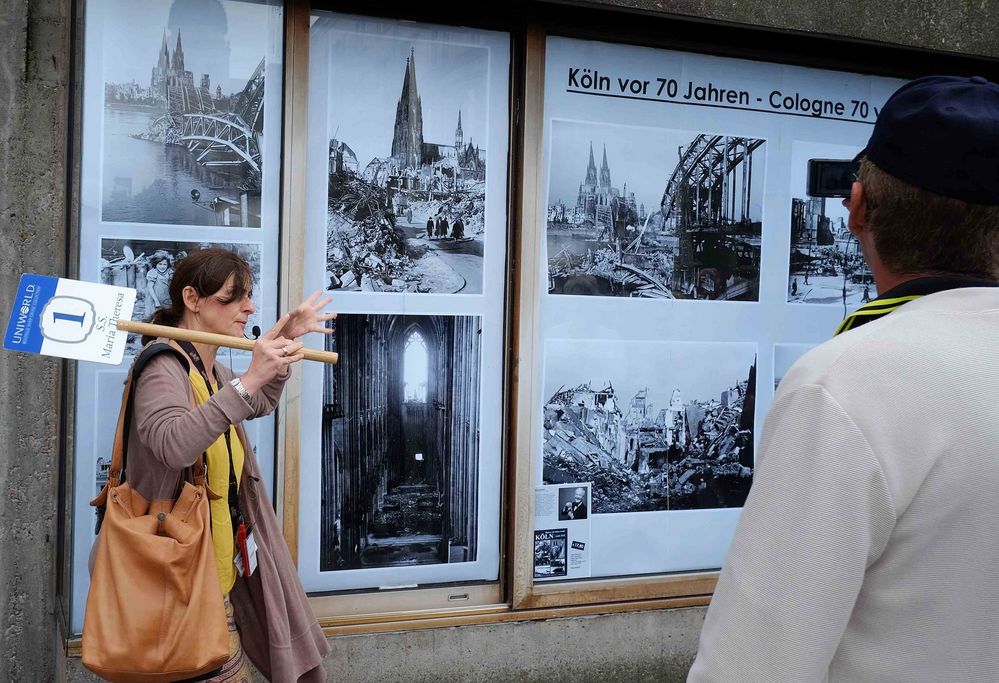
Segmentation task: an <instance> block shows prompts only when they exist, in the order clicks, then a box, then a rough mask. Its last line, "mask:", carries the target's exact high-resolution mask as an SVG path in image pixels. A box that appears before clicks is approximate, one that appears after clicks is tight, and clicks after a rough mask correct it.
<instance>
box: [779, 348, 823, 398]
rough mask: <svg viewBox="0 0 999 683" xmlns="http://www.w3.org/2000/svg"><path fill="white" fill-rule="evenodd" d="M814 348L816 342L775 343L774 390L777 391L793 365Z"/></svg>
mask: <svg viewBox="0 0 999 683" xmlns="http://www.w3.org/2000/svg"><path fill="white" fill-rule="evenodd" d="M813 348H815V345H814V344H774V391H777V387H779V386H780V382H781V380H782V379H784V375H786V374H787V371H788V370H790V369H791V366H792V365H794V364H795V363H796V362H798V359H799V358H801V357H802V356H804V355H805V353H806V352H808V350H809V349H813Z"/></svg>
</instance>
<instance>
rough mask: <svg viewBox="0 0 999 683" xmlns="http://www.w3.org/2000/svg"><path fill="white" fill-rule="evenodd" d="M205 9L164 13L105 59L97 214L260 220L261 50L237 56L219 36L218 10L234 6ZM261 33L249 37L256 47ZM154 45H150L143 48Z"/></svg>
mask: <svg viewBox="0 0 999 683" xmlns="http://www.w3.org/2000/svg"><path fill="white" fill-rule="evenodd" d="M210 7H211V5H206V6H205V8H202V10H201V12H200V13H199V12H197V11H195V10H189V11H187V12H186V13H183V15H182V16H179V17H173V16H171V22H170V23H168V26H167V27H166V28H164V27H162V26H161V27H160V28H159V33H158V34H157V35H156V38H153V36H152V33H151V31H155V30H156V29H155V28H152V29H147V30H146V32H145V33H147V34H149V35H146V34H143V36H142V39H141V41H137V40H135V39H134V38H124V39H123V40H125V42H126V46H125V47H123V48H119V49H121V50H122V51H123V52H128V55H129V57H130V58H129V59H127V60H125V63H124V64H122V63H120V60H114V61H112V62H110V63H109V65H108V68H107V72H108V74H107V76H106V80H105V83H104V111H103V116H104V149H103V158H102V163H103V173H102V174H101V175H102V178H103V188H102V218H103V219H104V220H105V221H113V222H133V223H170V224H181V225H216V226H228V227H259V226H260V221H261V219H260V215H261V182H262V178H263V158H262V157H263V153H262V147H263V138H264V92H265V88H264V81H265V70H266V69H265V59H264V52H263V48H262V47H261V50H260V52H259V53H258V55H247V54H246V53H245V51H240V52H239V54H240V55H243V56H242V57H241V58H239V59H238V60H237V59H236V58H235V56H234V55H235V53H234V52H233V51H231V50H230V49H229V42H228V41H223V40H220V37H221V36H226V35H227V33H226V30H227V29H226V26H227V20H228V19H229V18H230V17H229V15H228V14H227V12H232V11H242V10H241V8H240V9H237V8H236V7H234V6H232V5H222V6H215V7H216V10H215V12H209V11H208V9H210ZM251 9H254V8H251ZM192 12H193V14H197V16H193V15H192V16H188V15H191V14H192ZM202 15H204V16H202ZM170 24H175V26H171V25H170ZM181 26H183V27H185V28H183V29H182V28H181ZM115 35H123V36H128V35H129V31H128V30H124V28H123V30H122V31H121V32H115ZM243 38H244V39H255V38H256V37H253V36H244V37H243ZM260 38H261V40H260V41H258V42H257V43H254V44H260V45H261V46H262V45H263V39H262V38H263V37H262V36H260ZM185 41H186V42H185ZM153 45H159V50H157V51H155V53H154V54H150V52H151V50H150V49H149V48H150V47H151V46H153ZM140 55H141V57H140ZM237 61H238V63H237ZM140 74H141V76H140ZM140 77H141V79H142V80H139V78H140ZM147 83H148V85H146V84H147Z"/></svg>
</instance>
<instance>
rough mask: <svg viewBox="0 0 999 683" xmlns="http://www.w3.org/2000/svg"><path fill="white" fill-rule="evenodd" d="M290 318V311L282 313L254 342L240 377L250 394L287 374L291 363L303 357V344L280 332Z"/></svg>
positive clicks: (288, 322)
mask: <svg viewBox="0 0 999 683" xmlns="http://www.w3.org/2000/svg"><path fill="white" fill-rule="evenodd" d="M296 310H297V309H296ZM290 319H291V314H290V313H286V314H284V315H283V316H282V317H281V319H280V320H278V321H277V322H276V323H274V327H272V328H271V329H269V330H267V332H265V333H264V334H263V336H261V337H260V339H258V340H257V341H256V343H254V345H253V358H252V359H250V367H249V368H248V369H247V370H246V374H245V375H243V376H242V377H241V378H240V381H241V382H242V383H243V386H244V387H245V388H246V390H247V391H249V392H250V393H251V394H252V393H255V392H256V391H257V390H258V389H260V387H262V386H264V385H265V384H268V383H270V382H271V381H272V380H274V379H275V378H277V377H283V376H284V375H286V374H288V372H290V371H291V365H292V364H293V363H297V362H299V361H300V360H302V359H303V358H305V354H303V353H301V351H302V347H303V346H304V344H302V343H301V342H297V341H294V340H293V339H289V338H288V337H287V336H286V335H284V334H282V330H283V329H284V328H285V327H286V326H288V325H289V324H290Z"/></svg>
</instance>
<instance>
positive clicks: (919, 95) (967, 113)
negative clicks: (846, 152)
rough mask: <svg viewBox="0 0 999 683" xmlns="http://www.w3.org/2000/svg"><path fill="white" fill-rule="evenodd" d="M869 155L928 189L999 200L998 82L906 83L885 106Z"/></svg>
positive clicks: (938, 79) (943, 79) (976, 200)
mask: <svg viewBox="0 0 999 683" xmlns="http://www.w3.org/2000/svg"><path fill="white" fill-rule="evenodd" d="M864 155H866V156H867V158H868V159H870V160H871V161H873V162H874V163H875V164H877V165H878V167H879V168H881V169H882V170H884V171H885V172H886V173H889V174H891V175H893V176H895V177H896V178H898V179H899V180H904V181H905V182H907V183H909V184H911V185H915V186H916V187H919V188H922V189H924V190H928V191H929V192H933V193H936V194H939V195H943V196H945V197H952V198H954V199H960V200H963V201H966V202H969V203H971V204H986V205H999V85H996V84H995V83H993V82H991V81H989V80H987V79H985V78H982V77H981V76H974V77H972V78H965V77H960V76H928V77H926V78H918V79H916V80H914V81H910V82H909V83H906V84H905V85H903V86H902V87H901V88H899V89H898V90H897V91H895V94H894V95H892V96H891V97H890V98H888V101H887V102H886V103H885V105H884V107H883V108H882V109H881V113H880V114H879V115H878V120H877V122H876V123H875V124H874V132H873V133H872V134H871V139H870V140H869V141H868V143H867V147H866V148H865V149H864V151H863V152H861V153H860V156H864Z"/></svg>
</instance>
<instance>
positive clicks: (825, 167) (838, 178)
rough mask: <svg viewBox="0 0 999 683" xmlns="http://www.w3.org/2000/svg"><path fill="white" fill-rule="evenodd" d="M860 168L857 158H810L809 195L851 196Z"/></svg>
mask: <svg viewBox="0 0 999 683" xmlns="http://www.w3.org/2000/svg"><path fill="white" fill-rule="evenodd" d="M859 170H860V161H859V160H857V159H853V160H846V159H809V160H808V196H810V197H849V196H850V192H851V190H852V188H853V182H854V181H855V180H856V179H857V172H858V171H859Z"/></svg>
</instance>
